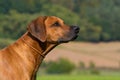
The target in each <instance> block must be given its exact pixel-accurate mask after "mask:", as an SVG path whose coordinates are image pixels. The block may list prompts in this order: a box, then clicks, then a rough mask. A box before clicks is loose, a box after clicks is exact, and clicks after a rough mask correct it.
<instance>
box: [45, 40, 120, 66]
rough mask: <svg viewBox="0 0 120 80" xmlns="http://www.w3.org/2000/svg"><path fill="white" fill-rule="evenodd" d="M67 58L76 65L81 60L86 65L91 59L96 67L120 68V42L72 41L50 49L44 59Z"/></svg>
mask: <svg viewBox="0 0 120 80" xmlns="http://www.w3.org/2000/svg"><path fill="white" fill-rule="evenodd" d="M61 57H62V58H67V59H69V60H70V61H71V62H73V63H75V64H76V65H78V64H79V63H80V62H81V61H82V62H84V63H85V66H86V67H88V66H89V63H90V62H91V61H92V62H94V63H95V65H96V67H102V68H103V67H104V68H120V42H108V43H104V42H100V43H87V42H72V43H67V44H62V45H60V46H58V47H57V48H55V49H54V50H52V51H51V52H50V53H49V54H48V55H47V56H46V58H45V61H50V60H53V61H55V60H57V59H59V58H61Z"/></svg>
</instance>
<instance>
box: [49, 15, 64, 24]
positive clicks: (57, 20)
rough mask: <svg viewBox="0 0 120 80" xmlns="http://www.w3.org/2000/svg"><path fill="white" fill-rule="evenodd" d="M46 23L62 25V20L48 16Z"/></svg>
mask: <svg viewBox="0 0 120 80" xmlns="http://www.w3.org/2000/svg"><path fill="white" fill-rule="evenodd" d="M47 21H48V22H50V23H54V22H60V23H63V20H62V19H60V18H59V17H55V16H49V17H47Z"/></svg>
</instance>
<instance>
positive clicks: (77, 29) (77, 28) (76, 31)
mask: <svg viewBox="0 0 120 80" xmlns="http://www.w3.org/2000/svg"><path fill="white" fill-rule="evenodd" d="M71 27H72V28H73V30H74V31H75V33H79V30H80V28H79V26H71Z"/></svg>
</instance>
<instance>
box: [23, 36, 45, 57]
mask: <svg viewBox="0 0 120 80" xmlns="http://www.w3.org/2000/svg"><path fill="white" fill-rule="evenodd" d="M22 40H23V42H24V43H25V44H26V45H27V46H28V47H30V48H32V49H33V50H34V51H36V52H37V53H38V54H39V55H40V56H41V57H42V58H45V55H44V54H41V52H40V51H39V50H37V49H36V48H34V47H33V46H31V45H30V44H28V43H27V42H26V41H25V39H24V38H23V37H22Z"/></svg>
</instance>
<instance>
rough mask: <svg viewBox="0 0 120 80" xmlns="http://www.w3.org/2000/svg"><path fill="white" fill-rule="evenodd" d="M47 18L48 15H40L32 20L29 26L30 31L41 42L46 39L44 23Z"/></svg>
mask: <svg viewBox="0 0 120 80" xmlns="http://www.w3.org/2000/svg"><path fill="white" fill-rule="evenodd" d="M46 18H47V17H46V16H42V17H39V18H37V19H36V20H34V21H32V22H31V23H30V24H29V25H28V27H27V29H28V32H30V33H31V34H32V35H33V36H34V37H36V38H37V39H38V40H40V41H41V42H45V41H46V27H45V23H44V22H45V20H46Z"/></svg>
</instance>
